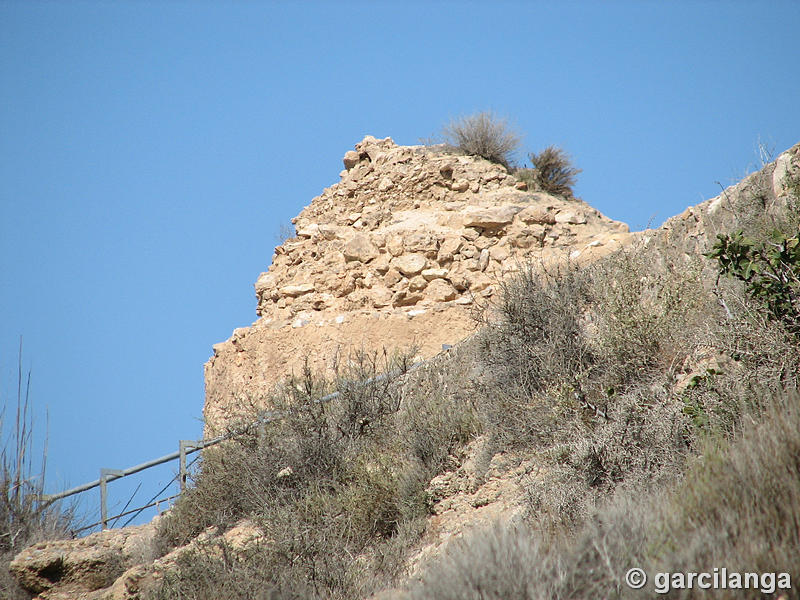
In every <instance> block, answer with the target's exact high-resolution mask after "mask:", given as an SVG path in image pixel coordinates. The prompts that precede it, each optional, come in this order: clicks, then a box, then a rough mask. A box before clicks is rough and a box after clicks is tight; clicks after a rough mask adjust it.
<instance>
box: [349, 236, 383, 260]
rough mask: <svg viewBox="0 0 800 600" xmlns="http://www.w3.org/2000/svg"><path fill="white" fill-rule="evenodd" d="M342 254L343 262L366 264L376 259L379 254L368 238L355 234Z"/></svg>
mask: <svg viewBox="0 0 800 600" xmlns="http://www.w3.org/2000/svg"><path fill="white" fill-rule="evenodd" d="M342 254H344V258H345V260H357V261H359V262H362V263H366V262H369V261H371V260H372V259H373V258H375V257H377V256H378V254H380V252H379V250H378V248H377V246H375V244H373V243H372V241H371V240H370V239H369V237H367V236H366V235H364V234H356V235H354V236H353V237H352V238H350V241H348V242H347V244H345V246H344V250H343V251H342Z"/></svg>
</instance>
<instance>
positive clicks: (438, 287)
mask: <svg viewBox="0 0 800 600" xmlns="http://www.w3.org/2000/svg"><path fill="white" fill-rule="evenodd" d="M456 296H457V294H456V291H455V290H454V289H453V286H452V285H450V284H449V283H448V282H447V281H445V280H444V279H434V280H433V281H431V282H430V284H428V287H427V288H426V290H425V297H426V298H428V299H429V300H432V301H434V302H449V301H450V300H452V299H454V298H455V297H456Z"/></svg>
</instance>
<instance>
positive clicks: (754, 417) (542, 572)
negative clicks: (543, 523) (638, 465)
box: [409, 395, 800, 600]
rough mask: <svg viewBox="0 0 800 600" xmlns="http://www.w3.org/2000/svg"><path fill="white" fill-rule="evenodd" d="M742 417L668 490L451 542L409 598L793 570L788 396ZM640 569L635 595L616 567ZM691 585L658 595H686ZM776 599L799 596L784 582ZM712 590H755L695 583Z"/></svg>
mask: <svg viewBox="0 0 800 600" xmlns="http://www.w3.org/2000/svg"><path fill="white" fill-rule="evenodd" d="M767 404H768V408H767V409H766V412H765V414H761V415H759V414H757V413H751V414H749V415H748V419H747V420H748V421H749V422H750V423H751V425H750V427H749V428H747V429H745V430H743V431H742V432H741V434H740V435H739V436H737V437H738V439H736V440H734V441H733V442H726V441H724V440H721V438H715V439H709V440H707V443H706V446H705V448H704V452H703V454H702V458H698V459H697V461H696V462H695V463H694V465H693V466H692V468H691V469H689V471H688V473H687V475H686V477H685V480H684V481H683V482H682V483H681V484H680V485H678V486H676V487H673V491H671V492H669V491H667V490H666V489H665V488H659V489H657V490H655V491H654V492H653V493H649V494H648V493H642V492H641V491H639V490H628V491H626V492H624V493H621V494H618V495H617V496H616V497H614V498H613V499H612V500H611V501H610V502H609V503H608V504H607V505H606V506H604V507H602V508H601V509H600V510H599V511H598V512H597V513H596V514H595V515H594V516H593V517H592V518H591V519H589V520H588V521H587V522H586V523H585V525H583V527H582V528H580V529H579V530H578V532H577V534H561V535H552V536H547V535H542V534H541V533H538V534H537V533H536V532H535V531H534V530H533V529H531V528H530V527H528V526H527V525H525V524H517V525H514V526H509V525H500V524H498V525H496V526H495V527H494V528H492V529H490V530H486V531H481V532H479V533H477V534H475V535H472V536H469V537H467V538H466V539H465V540H463V541H460V542H456V543H454V544H452V545H451V546H450V547H449V548H448V551H447V552H446V554H445V555H444V556H443V558H442V559H441V560H440V561H439V562H438V563H436V564H435V565H432V566H431V567H430V568H429V570H428V572H427V573H426V574H425V575H424V576H423V578H422V581H421V583H420V584H418V585H416V586H414V587H413V589H412V590H411V592H410V594H409V598H410V599H413V600H416V599H420V600H421V599H423V598H424V599H426V600H447V599H450V598H453V599H455V598H476V599H478V598H481V599H487V598H497V599H500V598H508V599H514V600H516V599H519V600H523V599H538V598H642V597H650V596H651V595H652V594H653V593H654V592H655V588H654V583H653V578H654V576H655V574H656V573H659V572H687V571H693V572H712V571H713V569H714V567H717V568H721V567H723V566H724V567H726V568H727V569H728V571H738V572H756V573H764V572H768V573H769V572H776V573H781V572H785V573H790V574H791V575H794V576H795V578H796V576H797V573H798V572H800V528H798V526H797V524H798V523H800V397H798V396H797V395H789V396H784V397H781V398H778V399H776V398H772V399H771V400H770V401H769V402H768V403H767ZM634 566H637V567H640V568H642V569H644V570H645V572H646V573H647V574H648V576H649V577H650V580H649V582H648V584H647V586H646V587H645V588H644V589H643V590H642V591H635V590H631V589H630V588H628V587H627V586H626V585H625V583H624V581H625V579H624V577H625V573H626V572H627V571H628V569H630V568H631V567H634ZM697 594H698V592H697V588H695V589H691V590H672V591H671V592H670V593H668V594H666V596H667V597H670V598H694V597H697ZM784 594H785V595H784V597H786V598H797V597H799V596H800V594H798V591H797V589H796V583H795V589H793V590H788V591H786V592H784ZM703 595H704V596H706V595H707V596H709V597H712V598H761V597H763V594H762V592H761V591H760V590H758V589H756V590H753V589H751V590H733V589H728V590H703Z"/></svg>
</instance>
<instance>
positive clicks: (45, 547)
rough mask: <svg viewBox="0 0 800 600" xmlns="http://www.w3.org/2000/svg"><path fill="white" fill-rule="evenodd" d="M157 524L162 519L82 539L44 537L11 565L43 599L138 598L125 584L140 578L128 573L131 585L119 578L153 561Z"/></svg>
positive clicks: (24, 584) (24, 583)
mask: <svg viewBox="0 0 800 600" xmlns="http://www.w3.org/2000/svg"><path fill="white" fill-rule="evenodd" d="M155 528H156V521H154V522H152V523H148V524H147V525H139V526H136V527H127V528H125V529H110V530H107V531H100V532H98V533H93V534H91V535H88V536H86V537H84V538H80V539H76V540H58V541H54V542H41V543H39V544H35V545H33V546H31V547H30V548H27V549H25V550H23V551H22V552H21V553H20V554H18V555H17V556H16V558H14V560H13V561H12V563H11V565H10V569H11V572H12V574H13V575H14V577H15V578H16V580H17V582H18V583H19V584H20V586H22V588H24V589H25V590H27V591H28V592H30V593H32V594H37V598H41V600H67V599H73V598H85V599H87V600H123V599H127V598H135V597H136V596H131V595H126V593H125V588H126V587H127V588H128V589H130V588H131V586H135V585H136V584H137V583H138V580H139V578H137V577H128V578H126V579H127V581H128V583H127V586H122V584H120V585H115V582H116V581H118V580H120V579H122V576H123V574H125V573H126V571H128V570H129V569H131V568H133V567H135V566H137V565H141V564H149V563H152V561H153V559H154V558H155V555H154V553H153V550H152V540H153V536H154V534H155ZM112 586H113V587H114V589H113V590H112V589H111V588H112Z"/></svg>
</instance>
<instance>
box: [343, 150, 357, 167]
mask: <svg viewBox="0 0 800 600" xmlns="http://www.w3.org/2000/svg"><path fill="white" fill-rule="evenodd" d="M359 160H360V156H359V154H358V152H356V151H355V150H348V151H347V152H345V154H344V158H343V159H342V162H343V163H344V168H345V169H347V170H348V171H349V170H350V169H352V168H353V167H355V166H356V165H357V164H358V161H359Z"/></svg>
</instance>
